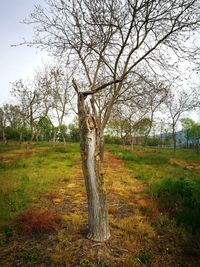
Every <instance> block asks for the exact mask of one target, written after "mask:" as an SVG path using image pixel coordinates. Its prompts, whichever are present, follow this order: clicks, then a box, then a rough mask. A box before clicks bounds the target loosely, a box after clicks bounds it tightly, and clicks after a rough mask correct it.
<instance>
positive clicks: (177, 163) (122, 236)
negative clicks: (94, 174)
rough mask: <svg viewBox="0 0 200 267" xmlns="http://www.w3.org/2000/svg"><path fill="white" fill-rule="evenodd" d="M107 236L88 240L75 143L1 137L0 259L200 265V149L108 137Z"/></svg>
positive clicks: (12, 262) (83, 266) (107, 265)
mask: <svg viewBox="0 0 200 267" xmlns="http://www.w3.org/2000/svg"><path fill="white" fill-rule="evenodd" d="M103 171H104V177H105V185H106V190H107V196H108V209H109V220H110V228H111V238H110V239H109V240H108V241H107V242H106V243H95V242H93V241H90V240H87V238H86V231H87V198H86V192H85V186H84V181H83V177H82V171H81V162H80V154H79V144H72V143H70V144H67V146H66V147H65V146H63V145H62V144H56V146H55V147H53V146H52V145H51V144H49V143H40V144H32V146H31V147H30V148H29V149H27V148H26V145H25V144H24V145H17V144H14V143H13V144H12V143H10V144H9V146H5V145H0V266H4V267H6V266H16V265H17V266H23V267H24V266H49V267H51V266H52V267H53V266H69V267H74V266H77V267H121V266H123V267H142V266H147V267H150V266H152V267H160V266H162V267H172V266H173V267H178V266H179V267H180V266H184V267H197V266H200V256H199V255H200V238H199V232H200V155H199V154H197V153H195V152H193V151H190V150H177V152H176V153H175V154H174V153H173V151H172V150H171V149H166V148H163V149H161V148H149V147H145V148H144V147H134V149H133V150H131V149H130V147H122V146H118V145H107V146H106V153H105V160H104V163H103Z"/></svg>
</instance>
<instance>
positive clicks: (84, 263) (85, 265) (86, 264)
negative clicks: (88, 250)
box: [79, 259, 109, 267]
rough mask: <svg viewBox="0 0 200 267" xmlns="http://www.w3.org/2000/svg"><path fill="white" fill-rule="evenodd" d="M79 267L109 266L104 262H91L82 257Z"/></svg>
mask: <svg viewBox="0 0 200 267" xmlns="http://www.w3.org/2000/svg"><path fill="white" fill-rule="evenodd" d="M79 267H109V265H108V264H106V263H105V262H99V263H92V262H90V261H89V260H87V259H83V260H81V261H80V265H79Z"/></svg>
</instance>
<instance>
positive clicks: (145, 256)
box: [137, 250, 151, 264]
mask: <svg viewBox="0 0 200 267" xmlns="http://www.w3.org/2000/svg"><path fill="white" fill-rule="evenodd" d="M137 258H138V260H139V261H140V262H141V263H143V264H148V263H150V259H151V256H150V254H149V252H148V251H146V250H141V251H140V252H139V253H138V255H137Z"/></svg>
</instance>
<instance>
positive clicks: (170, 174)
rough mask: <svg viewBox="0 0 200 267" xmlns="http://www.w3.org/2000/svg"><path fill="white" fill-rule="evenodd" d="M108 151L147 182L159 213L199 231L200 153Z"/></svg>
mask: <svg viewBox="0 0 200 267" xmlns="http://www.w3.org/2000/svg"><path fill="white" fill-rule="evenodd" d="M108 148H109V150H110V151H111V152H112V153H114V154H115V155H117V156H118V157H119V158H120V159H122V160H123V161H124V162H125V165H126V166H127V167H128V168H129V169H130V170H132V171H133V177H134V178H136V179H138V180H140V181H141V182H145V183H146V191H147V192H149V193H150V194H151V195H152V196H153V197H154V199H156V201H157V203H158V206H159V209H160V211H164V212H166V213H168V215H170V216H171V217H172V218H175V219H176V221H177V224H178V225H183V226H184V227H186V228H187V229H188V230H190V231H192V232H193V233H199V232H200V173H199V167H200V154H198V153H196V152H194V151H191V150H184V149H182V150H177V151H176V153H174V152H173V150H172V149H169V148H149V147H146V148H142V149H141V150H140V147H136V148H134V150H133V151H131V150H130V149H129V148H128V147H127V148H125V149H122V148H119V146H113V145H112V146H108ZM135 151H141V153H135Z"/></svg>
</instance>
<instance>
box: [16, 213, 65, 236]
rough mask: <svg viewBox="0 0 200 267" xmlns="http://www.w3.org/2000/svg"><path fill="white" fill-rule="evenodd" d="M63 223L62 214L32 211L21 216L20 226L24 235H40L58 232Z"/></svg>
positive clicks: (19, 218)
mask: <svg viewBox="0 0 200 267" xmlns="http://www.w3.org/2000/svg"><path fill="white" fill-rule="evenodd" d="M60 221H61V216H60V214H58V213H56V212H52V211H40V212H37V211H33V210H31V209H29V210H27V211H25V212H24V213H23V214H21V215H20V216H19V217H18V219H17V222H18V225H19V228H20V230H21V232H22V233H23V234H28V235H32V234H38V233H44V232H49V231H52V230H56V229H57V228H58V227H59V223H60Z"/></svg>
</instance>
